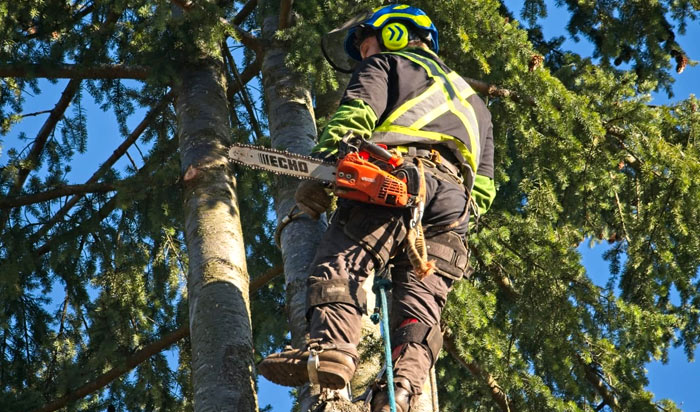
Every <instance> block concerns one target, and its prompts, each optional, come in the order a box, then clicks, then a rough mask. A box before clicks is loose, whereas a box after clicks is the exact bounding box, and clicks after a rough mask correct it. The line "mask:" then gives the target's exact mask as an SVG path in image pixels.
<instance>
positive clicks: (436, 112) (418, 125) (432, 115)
mask: <svg viewBox="0 0 700 412" xmlns="http://www.w3.org/2000/svg"><path fill="white" fill-rule="evenodd" d="M449 109H450V108H449V106H448V105H447V102H445V103H443V104H441V105H439V106H437V107H435V108H434V109H433V110H431V111H429V112H428V113H426V114H425V115H424V116H422V117H420V118H419V119H418V120H416V121H415V122H414V123H413V124H412V125H411V126H409V127H411V128H412V129H422V128H423V127H424V126H425V125H426V124H428V123H430V122H432V121H433V120H435V119H437V118H438V117H440V116H442V115H443V114H445V112H447V111H448V110H449Z"/></svg>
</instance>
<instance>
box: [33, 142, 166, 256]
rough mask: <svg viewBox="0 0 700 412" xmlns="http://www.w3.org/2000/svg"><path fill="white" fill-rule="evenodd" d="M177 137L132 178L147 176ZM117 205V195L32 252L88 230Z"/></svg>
mask: <svg viewBox="0 0 700 412" xmlns="http://www.w3.org/2000/svg"><path fill="white" fill-rule="evenodd" d="M177 144H178V142H177V139H170V140H168V141H167V142H166V145H165V147H163V149H162V152H161V153H160V154H159V155H157V156H153V157H151V158H150V159H149V162H148V163H146V164H145V165H144V166H143V167H142V168H141V169H140V170H139V171H138V172H137V173H136V174H135V175H134V177H133V178H136V179H138V178H142V177H145V176H147V175H148V174H149V173H151V172H152V170H153V169H155V168H157V167H158V166H160V165H161V164H162V162H163V160H164V158H165V157H167V156H170V155H171V154H172V153H175V151H176V150H177ZM116 207H117V196H113V197H112V198H111V199H110V200H109V201H108V202H107V203H105V204H104V205H103V206H102V207H101V208H100V210H98V211H97V212H96V213H94V214H93V215H92V216H91V217H90V218H88V219H87V220H86V221H84V222H81V223H80V224H76V225H74V226H73V229H71V230H69V231H67V232H65V233H62V234H59V235H55V236H54V237H52V238H51V239H49V240H47V241H46V243H44V245H42V246H41V247H39V248H37V249H36V250H35V251H34V253H35V255H37V256H41V255H44V254H46V253H48V252H49V251H50V250H51V248H52V247H53V245H54V244H55V243H57V242H59V241H60V239H61V238H62V237H64V236H66V235H68V234H71V233H74V234H81V233H84V232H86V231H87V232H89V230H90V227H91V226H92V225H94V224H97V223H99V222H101V221H102V220H104V219H105V218H106V217H107V216H109V215H110V213H112V211H113V210H114V209H115V208H116Z"/></svg>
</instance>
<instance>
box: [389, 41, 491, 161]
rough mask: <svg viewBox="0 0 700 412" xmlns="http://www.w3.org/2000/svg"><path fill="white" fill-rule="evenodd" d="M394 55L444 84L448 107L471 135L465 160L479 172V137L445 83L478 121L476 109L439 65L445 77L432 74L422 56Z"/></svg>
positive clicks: (436, 66)
mask: <svg viewBox="0 0 700 412" xmlns="http://www.w3.org/2000/svg"><path fill="white" fill-rule="evenodd" d="M394 53H395V54H398V55H400V56H403V57H405V58H407V59H409V60H411V61H412V62H414V63H416V64H418V65H419V66H421V67H423V69H425V71H426V72H427V73H428V75H429V76H430V77H432V78H433V79H435V80H436V82H438V79H439V80H440V81H439V82H438V83H443V87H442V89H443V92H444V93H445V99H446V100H447V105H448V107H449V108H450V112H452V113H453V114H454V115H455V116H457V117H458V118H459V119H460V121H461V122H462V124H463V125H464V127H465V129H466V130H467V135H469V143H470V146H471V150H469V149H468V148H466V146H465V149H466V152H467V153H469V156H465V158H467V160H470V162H469V163H470V166H471V167H472V170H477V164H476V159H475V156H474V152H476V153H478V152H480V151H481V150H480V149H481V147H480V146H479V144H478V143H479V141H478V138H477V135H476V133H475V131H474V129H473V127H472V122H471V121H470V120H469V119H467V117H466V116H465V115H464V113H462V112H461V111H460V110H458V109H457V107H455V105H454V102H453V101H452V98H451V97H450V95H449V92H448V90H446V87H447V86H448V85H444V81H447V82H449V86H450V87H452V89H453V90H454V91H455V94H456V97H457V98H458V99H459V101H460V103H462V105H463V106H464V107H465V108H466V109H467V110H468V111H470V114H472V115H473V118H474V119H475V120H476V114H474V109H473V108H472V107H471V105H470V104H469V102H467V101H466V100H465V99H464V98H463V97H462V93H461V91H460V90H458V89H457V87H455V85H454V84H453V83H452V82H451V81H450V79H449V78H448V77H447V73H445V72H444V71H443V70H442V68H440V66H439V65H438V64H437V63H435V68H436V69H437V70H438V72H439V73H440V74H442V75H443V76H444V77H440V76H436V75H434V74H433V73H432V70H430V67H429V66H428V65H427V64H426V63H425V62H424V61H422V59H423V57H422V56H421V57H416V55H413V54H412V53H406V52H394ZM453 140H459V139H456V138H453ZM460 143H461V142H460ZM462 146H464V144H462Z"/></svg>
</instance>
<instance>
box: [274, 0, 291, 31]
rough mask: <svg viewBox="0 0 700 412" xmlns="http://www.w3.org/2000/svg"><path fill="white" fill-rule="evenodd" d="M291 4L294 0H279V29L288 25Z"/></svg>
mask: <svg viewBox="0 0 700 412" xmlns="http://www.w3.org/2000/svg"><path fill="white" fill-rule="evenodd" d="M292 4H294V0H280V20H279V23H277V28H278V29H279V30H284V29H286V28H287V27H289V25H290V23H291V15H292Z"/></svg>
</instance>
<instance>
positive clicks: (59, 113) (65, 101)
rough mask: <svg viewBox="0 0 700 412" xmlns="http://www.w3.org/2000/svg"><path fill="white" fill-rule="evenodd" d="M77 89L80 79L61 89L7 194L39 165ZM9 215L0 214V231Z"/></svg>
mask: <svg viewBox="0 0 700 412" xmlns="http://www.w3.org/2000/svg"><path fill="white" fill-rule="evenodd" d="M0 77H2V75H0ZM79 89H80V80H71V81H69V82H68V85H67V86H66V88H65V89H64V90H63V93H62V94H61V98H60V99H59V100H58V103H56V106H54V108H53V110H51V115H49V118H48V119H46V121H45V122H44V124H43V125H42V126H41V129H40V130H39V133H38V134H37V136H36V137H35V138H34V144H33V145H32V149H31V151H30V152H29V154H28V155H27V157H26V158H25V160H24V162H22V166H21V167H20V169H19V171H18V173H17V178H16V180H15V183H14V185H13V186H12V187H11V188H10V190H9V192H8V193H7V196H9V197H12V196H17V195H18V194H19V193H20V191H21V190H22V186H24V182H25V181H26V180H27V177H28V176H29V172H31V171H32V170H33V169H34V168H35V167H37V166H38V165H39V159H40V158H41V153H42V152H43V151H44V147H45V146H46V142H47V140H48V139H49V136H50V135H51V133H52V132H53V130H54V128H55V127H56V124H57V123H58V121H59V120H61V118H63V114H64V113H65V112H66V109H67V108H68V105H70V102H71V100H73V97H75V95H76V93H77V92H78V90H79ZM9 217H10V215H9V213H2V214H0V233H1V232H3V231H4V230H5V224H6V223H7V220H8V219H9Z"/></svg>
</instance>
